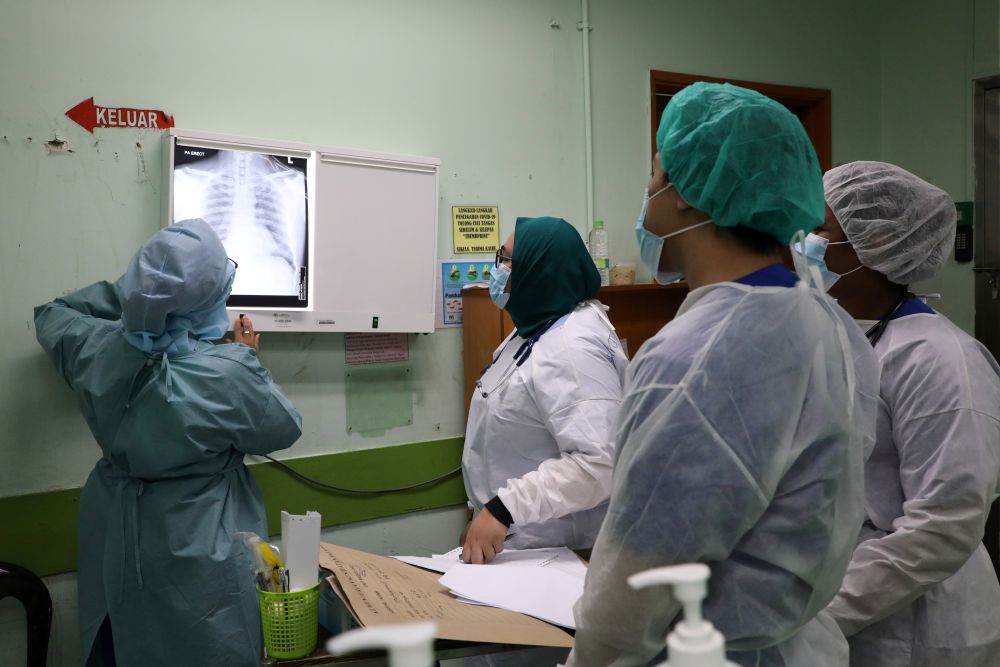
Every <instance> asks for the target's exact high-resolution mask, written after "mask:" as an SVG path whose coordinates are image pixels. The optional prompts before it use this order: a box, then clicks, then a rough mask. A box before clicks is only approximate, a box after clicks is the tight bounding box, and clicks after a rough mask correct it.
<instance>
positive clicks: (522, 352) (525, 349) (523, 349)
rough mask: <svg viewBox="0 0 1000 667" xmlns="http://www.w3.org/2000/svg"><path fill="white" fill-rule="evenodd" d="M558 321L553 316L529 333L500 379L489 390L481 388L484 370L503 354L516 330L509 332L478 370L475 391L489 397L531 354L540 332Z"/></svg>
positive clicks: (542, 332) (540, 335)
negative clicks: (488, 360)
mask: <svg viewBox="0 0 1000 667" xmlns="http://www.w3.org/2000/svg"><path fill="white" fill-rule="evenodd" d="M558 321H559V318H558V317H553V318H552V319H551V320H549V321H548V322H546V323H545V324H543V325H542V326H541V328H540V329H539V330H538V331H536V332H535V333H533V334H531V336H529V337H528V338H526V339H525V340H524V342H523V343H521V346H520V347H518V348H517V351H516V352H515V353H514V359H513V361H512V362H511V364H510V366H508V367H507V370H505V371H504V373H503V375H501V376H500V379H499V380H497V382H496V384H494V385H493V388H492V389H490V390H489V391H486V390H485V389H483V376H484V375H486V371H488V370H490V368H492V367H493V364H495V363H496V362H497V360H498V359H500V357H502V356H503V353H504V351H505V350H506V349H507V346H508V345H509V344H510V341H511V340H513V339H514V336H515V335H516V333H517V332H516V331H515V332H514V333H513V334H511V335H510V337H509V338H508V339H507V342H506V343H504V344H503V347H501V348H500V351H499V352H497V353H496V355H494V357H493V359H491V360H490V363H488V364H486V365H485V366H483V370H482V371H480V373H479V379H478V380H476V391H478V392H479V393H480V394H481V395H482V397H483V398H489V396H490V394H492V393H493V392H495V391H496V390H497V389H499V388H500V387H502V386H503V385H504V384H506V383H507V381H508V380H510V377H511V376H512V375H513V374H514V371H516V370H517V369H518V368H520V367H521V366H522V365H523V364H524V362H525V361H527V360H528V357H530V356H531V350H532V348H533V347H534V346H535V343H537V342H538V339H539V338H541V337H542V334H544V333H545V332H546V331H548V330H549V329H550V328H552V325H553V324H555V323H556V322H558Z"/></svg>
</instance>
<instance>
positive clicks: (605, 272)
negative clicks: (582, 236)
mask: <svg viewBox="0 0 1000 667" xmlns="http://www.w3.org/2000/svg"><path fill="white" fill-rule="evenodd" d="M587 245H588V247H589V248H590V256H591V257H592V258H593V259H594V265H595V266H596V267H597V272H598V273H600V274H601V285H602V286H604V285H610V284H611V260H610V258H609V256H608V230H606V229H605V228H604V221H603V220H594V226H593V227H592V228H591V230H590V237H589V238H588V240H587Z"/></svg>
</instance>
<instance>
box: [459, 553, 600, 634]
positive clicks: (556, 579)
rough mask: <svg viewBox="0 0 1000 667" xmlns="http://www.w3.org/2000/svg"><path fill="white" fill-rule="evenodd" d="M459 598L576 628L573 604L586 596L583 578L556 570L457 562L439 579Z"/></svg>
mask: <svg viewBox="0 0 1000 667" xmlns="http://www.w3.org/2000/svg"><path fill="white" fill-rule="evenodd" d="M439 581H440V582H441V584H442V585H443V586H447V587H448V588H449V589H450V590H451V591H452V592H453V593H455V594H456V595H458V596H459V597H463V598H468V599H470V600H475V601H477V602H482V603H485V604H488V605H491V606H494V607H500V608H502V609H509V610H511V611H517V612H520V613H522V614H527V615H529V616H534V617H535V618H538V619H541V620H543V621H546V622H548V623H553V624H555V625H560V626H562V627H565V628H575V627H576V623H575V621H574V619H573V605H574V604H576V601H577V600H578V599H580V596H581V595H583V578H582V577H578V576H574V575H573V574H568V573H567V572H564V571H562V570H560V569H558V568H555V567H551V566H550V567H543V566H537V565H536V566H523V565H522V566H513V567H495V566H492V565H466V564H465V563H458V564H456V565H453V566H452V567H451V568H449V569H448V572H447V574H445V575H444V576H443V577H441V579H440V580H439Z"/></svg>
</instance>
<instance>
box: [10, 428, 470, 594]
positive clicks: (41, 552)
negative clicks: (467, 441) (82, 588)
mask: <svg viewBox="0 0 1000 667" xmlns="http://www.w3.org/2000/svg"><path fill="white" fill-rule="evenodd" d="M462 443H463V439H462V438H450V439H447V440H436V441H432V442H418V443H412V444H408V445H397V446H393V447H380V448H378V449H368V450H363V451H358V452H343V453H340V454H329V455H326V456H310V457H304V458H297V459H295V460H294V461H293V462H291V465H292V467H294V469H295V470H296V471H297V472H299V473H302V474H303V475H307V476H309V477H312V478H314V479H317V480H319V481H322V482H326V483H328V484H333V485H335V486H341V487H346V488H350V489H360V490H374V489H392V488H401V487H405V486H411V485H413V484H416V483H419V482H423V481H425V480H430V479H434V478H436V477H438V476H439V475H442V474H444V473H447V472H448V471H451V470H454V469H455V468H457V467H458V466H459V465H461V459H462ZM254 458H256V457H254ZM250 471H251V472H252V473H253V476H254V478H255V479H256V480H257V484H258V485H259V486H260V490H261V493H262V494H263V496H264V499H265V506H266V509H267V528H268V532H269V533H270V534H272V535H277V534H280V532H281V511H282V510H285V511H287V512H291V513H293V514H305V513H306V512H307V511H309V510H313V511H317V512H319V513H320V514H322V516H323V526H324V527H329V526H338V525H343V524H346V523H352V522H357V521H365V520H370V519H380V518H384V517H390V516H395V515H398V514H406V513H408V512H416V511H420V510H426V509H434V508H438V507H448V506H452V505H462V506H463V507H464V506H465V487H464V485H463V483H462V476H461V475H460V474H455V475H450V476H448V477H447V478H446V479H442V480H440V481H438V482H435V483H433V484H429V485H426V486H422V487H420V488H418V489H411V490H408V491H399V492H394V493H386V494H378V495H367V494H366V495H361V494H350V493H339V492H336V491H331V490H326V489H322V488H319V487H317V486H315V485H309V484H306V483H303V482H302V481H301V480H299V479H297V478H296V477H294V476H293V475H292V473H290V472H289V471H288V470H285V469H283V468H280V467H278V466H277V465H275V464H273V463H260V464H257V465H252V466H250ZM80 491H81V489H64V490H60V491H45V492H41V493H29V494H25V495H21V496H8V497H5V498H0V516H3V517H5V520H4V521H3V522H0V562H7V563H16V564H18V565H21V566H22V567H26V568H28V569H29V570H31V571H32V572H35V573H37V574H39V575H40V576H48V575H51V574H58V573H61V572H72V571H74V570H76V569H77V563H76V558H77V551H76V521H77V515H78V513H79V505H80ZM456 537H457V534H456Z"/></svg>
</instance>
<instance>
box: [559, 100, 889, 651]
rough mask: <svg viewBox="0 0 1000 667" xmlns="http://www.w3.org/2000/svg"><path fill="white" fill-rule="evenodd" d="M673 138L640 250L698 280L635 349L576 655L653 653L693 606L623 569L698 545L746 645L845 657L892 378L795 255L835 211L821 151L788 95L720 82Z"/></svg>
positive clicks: (693, 557) (675, 273) (660, 166)
mask: <svg viewBox="0 0 1000 667" xmlns="http://www.w3.org/2000/svg"><path fill="white" fill-rule="evenodd" d="M656 144H657V149H658V151H659V152H658V153H657V155H656V156H655V157H654V159H653V173H652V177H651V179H650V181H649V184H648V192H647V198H646V199H644V201H643V206H642V212H641V213H640V216H639V220H638V222H637V225H636V235H637V239H638V242H639V252H640V256H641V258H642V262H643V264H644V265H645V266H646V268H647V269H648V270H649V271H650V272H651V273H652V274H653V275H654V277H655V278H656V279H657V280H658V281H660V282H669V281H671V280H677V279H678V278H680V277H681V276H684V277H685V278H686V280H687V282H688V284H689V286H690V287H691V292H690V293H689V294H688V296H687V298H686V299H685V301H684V303H683V304H682V305H681V307H680V309H679V311H678V313H677V316H676V317H675V318H674V319H673V320H672V321H671V322H669V323H668V324H667V325H666V326H664V327H663V329H661V330H660V332H659V333H657V334H656V335H655V336H654V337H653V338H651V339H650V340H649V341H647V342H646V344H644V345H643V346H642V348H640V350H639V351H638V353H637V354H636V356H635V358H634V359H633V361H632V363H631V364H630V365H629V369H628V374H627V376H626V381H625V397H624V399H623V401H622V407H621V411H620V413H619V414H620V416H619V420H618V442H617V450H616V459H615V469H614V479H613V484H612V493H611V502H610V506H609V508H608V513H607V517H606V519H605V520H604V524H603V526H602V527H601V532H600V535H599V536H598V538H597V544H596V546H595V547H594V552H593V557H592V560H591V562H590V567H589V568H588V572H587V579H586V585H585V590H584V594H583V597H582V598H581V599H580V601H579V602H578V603H577V605H576V608H575V612H576V621H577V628H578V630H577V634H576V639H575V644H574V648H573V651H572V653H571V655H570V658H569V663H568V664H569V665H573V666H575V667H579V666H582V665H586V666H590V665H593V666H595V667H597V666H601V667H608V666H609V665H613V666H616V667H620V666H625V665H646V664H647V663H648V662H649V661H650V660H651V659H652V658H654V656H656V655H657V654H658V653H659V652H661V651H662V650H663V648H664V641H665V638H666V635H667V633H668V631H669V630H670V628H671V626H672V624H673V623H674V622H675V621H676V620H677V617H678V612H679V610H680V603H679V602H678V601H677V600H676V599H675V598H674V597H673V596H672V595H671V592H670V591H669V590H668V589H667V588H666V587H663V588H656V589H644V590H634V589H632V588H631V587H630V586H629V585H628V583H627V582H626V579H627V578H628V577H629V576H630V575H633V574H636V573H638V572H642V571H644V570H648V569H650V568H655V567H659V566H664V565H676V564H681V563H690V562H700V563H705V564H707V565H708V566H709V568H710V569H711V579H710V581H709V583H708V596H707V598H706V599H705V601H704V607H703V611H704V616H705V618H706V619H708V620H709V621H711V622H712V623H713V624H714V625H715V627H716V628H717V629H718V630H719V631H721V632H722V634H723V635H724V636H725V638H726V648H727V651H728V658H729V660H732V661H733V662H735V663H737V664H739V665H743V666H746V667H749V666H751V665H753V666H772V667H777V666H801V667H807V666H808V667H825V666H830V665H838V666H841V665H846V664H847V644H846V641H845V640H844V637H843V635H842V634H841V633H840V631H839V629H838V628H837V626H836V624H835V623H834V622H833V621H832V619H830V618H829V617H827V616H824V615H822V614H821V612H822V610H823V609H824V608H825V607H826V605H827V604H828V603H829V601H830V600H831V599H832V598H833V596H834V594H835V593H836V592H837V588H838V586H839V584H840V581H841V578H842V577H843V574H844V571H845V569H846V567H847V563H848V561H849V560H850V554H851V551H852V544H853V541H854V538H855V537H856V536H857V531H858V525H859V523H858V522H859V521H860V520H861V517H862V487H861V484H862V464H863V454H864V451H865V449H866V447H870V445H871V442H872V440H873V438H874V431H875V412H874V401H875V396H876V394H877V390H878V388H877V377H876V373H875V359H874V355H873V353H872V350H871V346H870V345H868V343H867V341H866V340H865V338H864V335H863V334H862V333H861V331H859V330H858V328H857V326H856V325H855V324H854V323H853V321H851V319H850V316H849V315H848V314H847V313H846V312H844V311H843V310H842V309H841V308H840V307H838V306H837V304H836V303H835V302H834V301H833V300H832V299H831V298H830V297H829V296H827V295H826V294H825V293H824V292H823V290H822V289H821V288H817V287H816V283H817V282H818V278H817V277H816V276H817V275H818V273H814V272H811V271H810V270H809V269H808V267H807V266H806V265H805V264H804V263H800V264H799V265H798V267H797V268H798V275H796V273H793V272H791V271H789V270H788V269H786V268H785V267H784V266H782V264H781V256H780V250H781V249H782V247H783V245H784V244H787V243H789V241H791V240H792V239H793V237H798V238H801V237H802V231H801V230H804V229H812V228H813V227H814V226H816V225H818V224H821V222H822V219H823V191H822V174H821V171H820V167H819V164H818V162H817V159H816V154H815V151H814V150H813V147H812V145H811V144H810V142H809V139H808V137H807V136H806V134H805V132H804V130H803V129H802V125H801V123H800V122H799V121H798V120H797V119H796V118H795V116H793V115H792V114H791V113H790V112H788V110H787V109H785V108H784V107H782V106H781V105H780V104H777V103H776V102H774V101H772V100H770V99H768V98H766V97H764V96H763V95H760V94H758V93H756V92H753V91H750V90H746V89H743V88H738V87H734V86H730V85H720V84H705V83H697V84H694V85H692V86H689V87H687V88H685V89H684V90H682V91H680V92H679V93H678V94H677V95H676V96H675V97H674V98H673V99H672V100H671V101H670V103H669V104H668V105H667V108H666V110H665V111H664V114H663V117H662V119H661V122H660V126H659V131H658V132H657V137H656ZM637 203H638V202H637Z"/></svg>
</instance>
